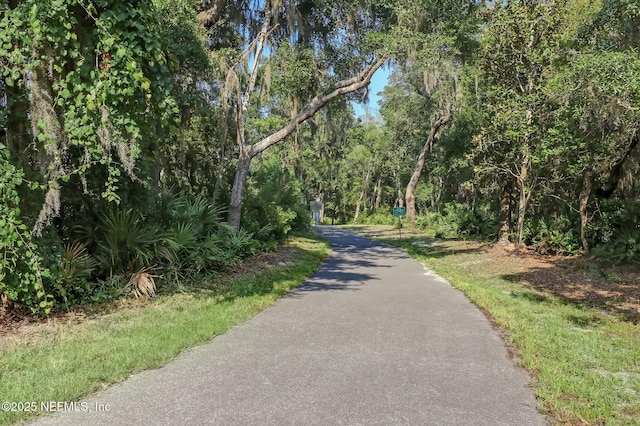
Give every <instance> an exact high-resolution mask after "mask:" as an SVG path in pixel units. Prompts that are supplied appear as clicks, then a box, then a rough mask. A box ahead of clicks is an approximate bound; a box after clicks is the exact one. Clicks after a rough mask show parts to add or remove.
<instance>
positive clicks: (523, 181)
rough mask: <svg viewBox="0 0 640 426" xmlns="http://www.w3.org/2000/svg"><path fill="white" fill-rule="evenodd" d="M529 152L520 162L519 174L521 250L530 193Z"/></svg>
mask: <svg viewBox="0 0 640 426" xmlns="http://www.w3.org/2000/svg"><path fill="white" fill-rule="evenodd" d="M529 162H530V159H529V154H528V153H525V155H524V156H523V158H522V163H521V164H520V175H519V176H518V185H519V186H520V199H519V201H518V237H517V240H516V247H517V249H518V250H520V245H521V244H522V240H523V237H524V219H525V213H526V211H527V203H528V201H529V194H527V179H528V176H529Z"/></svg>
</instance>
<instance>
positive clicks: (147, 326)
mask: <svg viewBox="0 0 640 426" xmlns="http://www.w3.org/2000/svg"><path fill="white" fill-rule="evenodd" d="M290 245H291V246H292V247H295V248H296V251H295V254H294V255H293V258H292V262H291V264H283V265H277V266H274V267H272V268H271V269H268V270H267V271H264V272H261V273H258V274H254V275H250V276H245V277H243V278H241V279H239V280H236V281H233V282H232V283H230V284H228V285H226V286H225V287H224V288H219V289H218V290H216V291H201V292H188V293H182V294H174V295H166V296H161V297H159V298H158V299H157V300H155V301H153V302H150V303H149V304H148V305H146V306H142V307H136V308H127V309H122V310H115V311H114V312H113V313H110V314H108V315H104V316H101V317H98V318H92V319H88V320H86V321H83V322H81V323H80V324H69V325H63V326H61V327H57V328H56V329H55V330H50V329H48V328H47V327H46V326H45V325H42V326H41V330H40V331H36V332H37V333H38V334H39V337H38V338H37V339H35V340H34V339H31V340H30V341H25V342H21V341H19V340H18V341H15V342H13V343H10V344H3V345H1V346H0V396H1V397H0V402H3V401H13V402H31V401H33V402H36V403H37V406H38V407H39V405H40V402H45V401H62V402H70V401H76V400H78V399H80V398H81V397H84V396H87V395H89V394H91V393H93V392H95V391H98V390H101V389H103V388H104V387H105V386H107V385H110V384H113V383H116V382H119V381H122V380H124V379H126V378H127V377H128V376H130V375H131V374H134V373H136V372H139V371H142V370H145V369H149V368H157V367H159V366H161V365H163V364H165V363H167V362H168V361H170V360H171V359H173V358H174V357H175V356H176V355H177V354H178V353H179V352H181V351H182V350H184V349H186V348H189V347H192V346H194V345H198V344H202V343H205V342H207V341H209V340H210V339H211V338H212V337H213V336H216V335H219V334H222V333H224V332H225V331H227V330H228V329H229V328H231V327H233V326H234V325H236V324H238V323H241V322H243V321H246V320H247V319H249V318H251V317H252V316H253V315H255V314H256V313H258V312H260V311H261V310H263V309H264V308H266V307H268V306H269V305H271V304H273V302H274V301H275V300H277V299H278V298H279V297H281V296H282V295H283V294H285V293H286V292H287V291H288V290H289V289H291V288H293V287H295V286H296V285H298V284H300V283H301V282H302V281H304V279H306V278H307V277H308V276H310V275H311V274H312V273H313V272H314V271H315V270H316V269H317V268H318V266H319V265H320V263H321V261H322V259H324V257H326V255H327V254H328V252H329V249H328V246H327V244H326V243H325V242H322V241H320V240H318V239H314V238H309V237H296V238H294V239H292V241H291V242H290ZM29 415H30V414H29V413H26V412H10V411H9V412H7V411H2V410H0V423H1V424H8V423H13V422H17V421H20V420H24V419H25V418H28V417H29Z"/></svg>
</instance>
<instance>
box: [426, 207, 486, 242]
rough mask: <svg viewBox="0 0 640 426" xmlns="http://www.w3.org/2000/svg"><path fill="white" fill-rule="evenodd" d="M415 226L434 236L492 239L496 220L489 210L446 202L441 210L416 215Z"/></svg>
mask: <svg viewBox="0 0 640 426" xmlns="http://www.w3.org/2000/svg"><path fill="white" fill-rule="evenodd" d="M416 226H418V227H419V228H423V229H426V230H428V231H429V232H430V233H433V235H434V236H435V237H436V238H456V237H460V236H465V237H474V238H480V239H493V238H495V236H496V234H497V221H496V219H495V217H494V216H493V215H492V213H491V212H482V211H478V210H474V209H472V208H471V207H470V206H469V205H468V204H461V203H454V202H452V203H447V204H446V205H445V206H444V209H443V211H442V212H441V213H440V212H426V213H423V214H420V215H418V216H417V217H416Z"/></svg>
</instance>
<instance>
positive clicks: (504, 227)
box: [498, 182, 512, 243]
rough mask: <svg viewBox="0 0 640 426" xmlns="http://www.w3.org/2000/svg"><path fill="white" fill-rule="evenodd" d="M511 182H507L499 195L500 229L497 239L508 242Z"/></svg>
mask: <svg viewBox="0 0 640 426" xmlns="http://www.w3.org/2000/svg"><path fill="white" fill-rule="evenodd" d="M511 226H512V222H511V182H507V183H506V184H505V185H504V188H503V189H502V193H501V195H500V230H499V231H498V241H501V242H504V243H508V242H509V234H510V233H511Z"/></svg>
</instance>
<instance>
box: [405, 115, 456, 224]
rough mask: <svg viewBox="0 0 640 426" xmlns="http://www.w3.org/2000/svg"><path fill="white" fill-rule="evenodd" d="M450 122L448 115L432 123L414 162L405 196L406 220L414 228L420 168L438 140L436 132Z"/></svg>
mask: <svg viewBox="0 0 640 426" xmlns="http://www.w3.org/2000/svg"><path fill="white" fill-rule="evenodd" d="M450 121H451V115H450V114H448V115H446V116H445V117H440V118H438V119H437V120H436V121H435V122H434V123H433V125H432V126H431V132H429V137H428V138H427V141H426V143H425V144H424V147H423V148H422V151H420V155H419V156H418V161H417V162H416V167H415V168H414V169H413V174H412V175H411V179H410V180H409V183H408V184H407V190H406V196H405V198H406V200H407V219H408V220H409V221H410V222H411V225H413V226H415V224H416V196H415V192H416V186H418V181H419V180H420V175H421V174H422V168H423V167H424V162H425V160H426V158H427V155H428V154H429V153H430V152H431V148H432V147H433V144H434V143H435V142H436V141H437V140H438V131H439V130H440V128H441V127H442V126H444V125H446V124H448V123H449V122H450Z"/></svg>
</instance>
